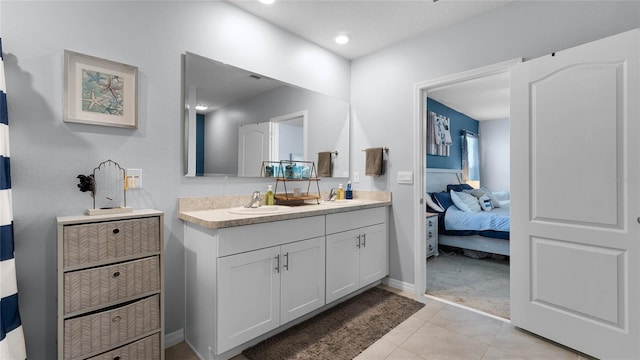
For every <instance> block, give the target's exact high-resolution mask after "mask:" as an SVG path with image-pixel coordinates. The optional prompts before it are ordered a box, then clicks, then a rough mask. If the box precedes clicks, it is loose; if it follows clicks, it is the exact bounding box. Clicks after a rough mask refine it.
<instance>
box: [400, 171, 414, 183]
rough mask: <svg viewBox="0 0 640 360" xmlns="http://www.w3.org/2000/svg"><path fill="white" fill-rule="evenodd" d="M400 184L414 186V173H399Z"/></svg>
mask: <svg viewBox="0 0 640 360" xmlns="http://www.w3.org/2000/svg"><path fill="white" fill-rule="evenodd" d="M398 184H413V171H398Z"/></svg>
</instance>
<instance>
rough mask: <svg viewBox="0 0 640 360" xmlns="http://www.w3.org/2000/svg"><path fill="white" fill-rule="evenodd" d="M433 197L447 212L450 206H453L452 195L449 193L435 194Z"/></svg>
mask: <svg viewBox="0 0 640 360" xmlns="http://www.w3.org/2000/svg"><path fill="white" fill-rule="evenodd" d="M433 197H434V198H435V200H436V202H437V204H438V205H440V206H441V207H442V208H443V209H444V210H445V211H446V210H447V209H448V208H449V206H451V205H453V200H451V195H450V194H449V193H448V192H444V191H443V192H438V193H433Z"/></svg>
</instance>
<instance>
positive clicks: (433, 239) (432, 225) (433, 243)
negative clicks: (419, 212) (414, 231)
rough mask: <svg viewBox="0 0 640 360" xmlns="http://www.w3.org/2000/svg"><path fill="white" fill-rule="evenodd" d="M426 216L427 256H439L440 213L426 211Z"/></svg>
mask: <svg viewBox="0 0 640 360" xmlns="http://www.w3.org/2000/svg"><path fill="white" fill-rule="evenodd" d="M425 218H426V232H425V234H426V237H427V257H429V256H431V255H435V256H438V255H439V254H440V253H439V252H438V214H436V213H429V212H428V213H425Z"/></svg>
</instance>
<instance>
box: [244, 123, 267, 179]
mask: <svg viewBox="0 0 640 360" xmlns="http://www.w3.org/2000/svg"><path fill="white" fill-rule="evenodd" d="M270 143H271V123H269V122H263V123H259V124H246V125H241V126H240V128H239V129H238V176H252V177H255V176H260V172H261V170H262V162H263V161H266V160H271V156H270V153H269V151H270V149H271V145H270Z"/></svg>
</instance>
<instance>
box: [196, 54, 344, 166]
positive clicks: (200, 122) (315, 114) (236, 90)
mask: <svg viewBox="0 0 640 360" xmlns="http://www.w3.org/2000/svg"><path fill="white" fill-rule="evenodd" d="M184 67H185V69H184V70H185V71H184V81H185V83H184V97H185V98H184V104H185V114H184V126H185V128H184V133H185V142H184V143H185V158H184V161H185V175H186V176H232V177H235V176H241V177H259V176H261V175H262V173H261V165H262V161H279V160H294V161H299V160H305V161H313V162H315V163H316V166H317V161H318V153H321V152H331V153H332V155H331V165H332V166H331V168H332V169H331V176H332V177H348V176H349V103H348V102H346V101H344V100H340V99H336V98H333V97H330V96H326V95H322V94H319V93H316V92H313V91H310V90H307V89H302V88H299V87H295V86H292V85H290V84H286V83H283V82H281V81H278V80H275V79H270V78H268V77H265V76H262V75H259V74H255V73H252V72H249V71H246V70H243V69H239V68H236V67H234V66H230V65H228V64H223V63H221V62H218V61H215V60H212V59H209V58H206V57H203V56H200V55H196V54H193V53H189V52H187V53H186V54H185V58H184Z"/></svg>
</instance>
